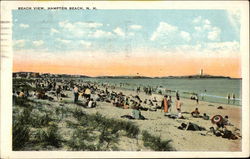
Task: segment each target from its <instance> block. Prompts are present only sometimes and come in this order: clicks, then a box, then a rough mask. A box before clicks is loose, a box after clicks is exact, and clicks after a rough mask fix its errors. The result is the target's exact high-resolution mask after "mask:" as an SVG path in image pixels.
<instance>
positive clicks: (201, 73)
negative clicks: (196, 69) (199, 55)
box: [200, 69, 203, 77]
mask: <svg viewBox="0 0 250 159" xmlns="http://www.w3.org/2000/svg"><path fill="white" fill-rule="evenodd" d="M200 76H201V77H202V76H203V69H201V72H200Z"/></svg>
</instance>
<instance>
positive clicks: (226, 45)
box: [207, 41, 240, 52]
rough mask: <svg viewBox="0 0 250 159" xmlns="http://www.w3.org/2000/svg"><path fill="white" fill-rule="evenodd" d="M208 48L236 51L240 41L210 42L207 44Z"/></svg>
mask: <svg viewBox="0 0 250 159" xmlns="http://www.w3.org/2000/svg"><path fill="white" fill-rule="evenodd" d="M207 48H208V49H209V50H220V51H225V52H237V51H240V43H239V42H236V41H232V42H211V43H208V44H207Z"/></svg>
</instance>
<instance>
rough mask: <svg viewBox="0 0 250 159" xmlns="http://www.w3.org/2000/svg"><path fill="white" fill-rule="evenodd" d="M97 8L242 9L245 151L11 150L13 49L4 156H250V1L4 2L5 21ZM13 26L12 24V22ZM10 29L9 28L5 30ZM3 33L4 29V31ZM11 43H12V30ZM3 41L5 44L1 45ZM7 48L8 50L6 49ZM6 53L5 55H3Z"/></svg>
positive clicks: (4, 92)
mask: <svg viewBox="0 0 250 159" xmlns="http://www.w3.org/2000/svg"><path fill="white" fill-rule="evenodd" d="M47 6H50V7H65V6H67V7H76V6H79V7H96V8H97V9H235V8H240V9H241V12H242V16H241V17H242V19H241V48H242V50H241V52H242V57H241V58H242V78H243V80H242V89H243V91H242V95H243V99H242V122H243V126H242V133H243V140H242V151H241V152H211V151H208V152H200V151H199V152H194V151H192V152H187V151H186V152H183V151H177V152H129V151H126V152H124V151H118V152H96V151H95V152H72V151H59V152H58V151H46V152H44V151H39V152H35V151H31V152H22V151H21V152H14V151H11V125H12V100H11V93H12V80H11V79H12V59H13V58H12V50H11V47H9V48H8V49H7V51H6V52H3V53H1V54H2V55H1V72H0V73H1V96H0V97H1V98H0V102H1V138H0V139H1V145H0V149H1V152H0V153H1V158H27V157H32V158H128V157H134V158H138V157H139V158H143V157H146V158H166V157H171V158H174V157H193V158H194V157H195V158H196V157H197V158H200V157H248V156H249V9H248V8H249V3H248V2H247V1H207V2H205V1H203V2H199V1H188V2H187V1H177V2H169V1H168V2H162V1H156V2H153V1H143V2H132V1H115V2H114V1H111V2H104V1H85V2H81V1H73V2H72V1H60V2H59V1H53V2H51V1H47V2H46V1H40V2H37V1H36V2H32V1H28V2H24V1H22V2H20V1H10V2H9V1H8V2H7V1H4V2H1V15H2V16H1V20H2V21H4V20H12V18H11V10H12V9H17V7H47ZM9 27H10V28H11V24H10V25H9ZM5 31H6V30H5ZM1 32H3V30H1ZM8 32H9V35H7V36H5V38H6V39H8V41H7V44H8V45H9V46H11V39H12V37H11V30H9V31H8ZM1 38H2V37H1ZM2 44H3V42H2V43H1V45H2ZM5 50H6V49H5ZM2 56H4V57H2Z"/></svg>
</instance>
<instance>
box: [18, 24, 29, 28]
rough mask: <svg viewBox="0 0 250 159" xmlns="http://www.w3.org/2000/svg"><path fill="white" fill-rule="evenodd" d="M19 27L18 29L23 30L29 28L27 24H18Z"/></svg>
mask: <svg viewBox="0 0 250 159" xmlns="http://www.w3.org/2000/svg"><path fill="white" fill-rule="evenodd" d="M19 27H20V28H23V29H27V28H29V27H30V26H29V25H28V24H19Z"/></svg>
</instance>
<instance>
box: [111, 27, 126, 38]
mask: <svg viewBox="0 0 250 159" xmlns="http://www.w3.org/2000/svg"><path fill="white" fill-rule="evenodd" d="M113 31H114V33H116V35H118V36H122V37H124V36H125V33H124V32H123V30H122V29H121V28H119V27H117V28H115V29H114V30H113Z"/></svg>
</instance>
